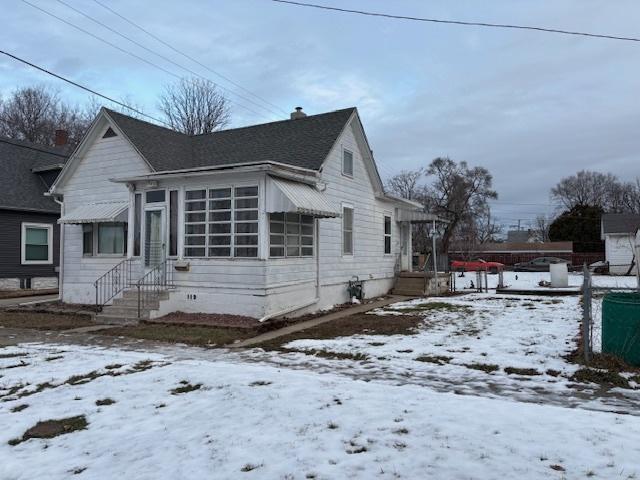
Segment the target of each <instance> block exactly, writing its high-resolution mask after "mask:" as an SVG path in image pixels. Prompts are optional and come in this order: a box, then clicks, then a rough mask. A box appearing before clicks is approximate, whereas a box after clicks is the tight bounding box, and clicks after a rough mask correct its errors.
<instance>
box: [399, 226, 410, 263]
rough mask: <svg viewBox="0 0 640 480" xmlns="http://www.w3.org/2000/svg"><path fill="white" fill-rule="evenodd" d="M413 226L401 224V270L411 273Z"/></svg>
mask: <svg viewBox="0 0 640 480" xmlns="http://www.w3.org/2000/svg"><path fill="white" fill-rule="evenodd" d="M411 255H412V252H411V224H410V223H409V222H402V223H401V224H400V269H401V270H402V271H403V272H407V271H411Z"/></svg>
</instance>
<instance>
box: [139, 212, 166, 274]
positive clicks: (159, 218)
mask: <svg viewBox="0 0 640 480" xmlns="http://www.w3.org/2000/svg"><path fill="white" fill-rule="evenodd" d="M165 225H166V219H165V208H164V207H160V208H153V209H145V211H144V266H145V268H147V269H151V268H153V267H155V266H156V265H158V264H160V263H162V262H163V261H164V259H165V258H166V249H167V242H166V229H165Z"/></svg>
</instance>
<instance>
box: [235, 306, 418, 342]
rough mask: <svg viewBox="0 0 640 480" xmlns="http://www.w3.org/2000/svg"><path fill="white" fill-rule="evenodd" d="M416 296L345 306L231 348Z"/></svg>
mask: <svg viewBox="0 0 640 480" xmlns="http://www.w3.org/2000/svg"><path fill="white" fill-rule="evenodd" d="M411 298H414V297H407V296H404V295H391V296H390V297H387V298H385V299H384V300H378V301H375V302H371V303H365V304H363V305H358V306H357V307H350V308H345V309H344V310H340V311H338V312H333V313H328V314H327V315H323V316H321V317H317V318H314V319H312V320H307V321H305V322H299V323H295V324H293V325H289V326H286V327H284V328H281V329H279V330H273V331H271V332H267V333H263V334H262V335H258V336H257V337H253V338H249V339H247V340H243V341H241V342H238V343H234V344H233V345H230V347H229V348H244V347H252V346H254V345H257V344H259V343H262V342H266V341H268V340H273V339H274V338H278V337H283V336H285V335H289V334H290V333H294V332H299V331H301V330H307V329H309V328H313V327H315V326H317V325H320V324H322V323H326V322H331V321H332V320H338V319H339V318H345V317H348V316H350V315H355V314H357V313H365V312H368V311H370V310H375V309H376V308H380V307H385V306H387V305H390V304H392V303H396V302H404V301H406V300H409V299H411Z"/></svg>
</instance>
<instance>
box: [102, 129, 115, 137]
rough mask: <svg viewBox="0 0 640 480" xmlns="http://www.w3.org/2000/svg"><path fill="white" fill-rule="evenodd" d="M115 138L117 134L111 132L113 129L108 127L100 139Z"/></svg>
mask: <svg viewBox="0 0 640 480" xmlns="http://www.w3.org/2000/svg"><path fill="white" fill-rule="evenodd" d="M117 136H118V134H117V133H116V132H114V131H113V128H111V127H109V128H107V131H106V132H104V135H102V138H111V137H117Z"/></svg>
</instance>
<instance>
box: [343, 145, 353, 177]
mask: <svg viewBox="0 0 640 480" xmlns="http://www.w3.org/2000/svg"><path fill="white" fill-rule="evenodd" d="M342 174H343V175H346V176H347V177H353V152H350V151H349V150H346V149H343V150H342Z"/></svg>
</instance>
